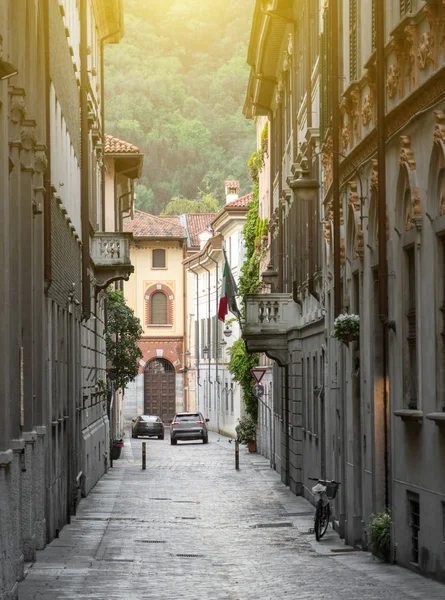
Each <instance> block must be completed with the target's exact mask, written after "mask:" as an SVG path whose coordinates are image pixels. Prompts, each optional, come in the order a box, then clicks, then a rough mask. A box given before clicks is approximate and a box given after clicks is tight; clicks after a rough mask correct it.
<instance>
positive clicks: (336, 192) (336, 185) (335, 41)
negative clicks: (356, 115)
mask: <svg viewBox="0 0 445 600" xmlns="http://www.w3.org/2000/svg"><path fill="white" fill-rule="evenodd" d="M329 10H331V11H332V13H331V31H332V200H333V204H334V318H335V317H338V315H339V314H340V313H341V312H342V304H343V303H342V295H343V294H342V289H341V287H340V286H341V267H340V237H341V234H340V172H339V171H340V165H339V152H340V139H339V105H338V87H339V85H338V83H339V72H338V63H339V30H338V28H339V23H338V0H331V3H330V5H329Z"/></svg>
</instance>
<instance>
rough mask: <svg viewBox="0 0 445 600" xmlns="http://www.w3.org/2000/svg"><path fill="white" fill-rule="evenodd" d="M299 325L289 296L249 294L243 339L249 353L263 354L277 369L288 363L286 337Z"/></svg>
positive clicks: (296, 309)
mask: <svg viewBox="0 0 445 600" xmlns="http://www.w3.org/2000/svg"><path fill="white" fill-rule="evenodd" d="M298 322H299V308H298V305H297V304H295V302H294V301H293V299H292V294H249V295H247V297H246V316H245V321H244V323H243V328H242V329H243V338H244V340H245V341H246V345H247V349H248V350H249V351H251V352H265V353H266V354H267V356H269V357H270V358H272V359H274V360H276V361H277V362H278V363H279V364H281V365H286V364H287V363H288V345H287V333H288V331H289V330H290V329H293V328H296V327H297V326H298Z"/></svg>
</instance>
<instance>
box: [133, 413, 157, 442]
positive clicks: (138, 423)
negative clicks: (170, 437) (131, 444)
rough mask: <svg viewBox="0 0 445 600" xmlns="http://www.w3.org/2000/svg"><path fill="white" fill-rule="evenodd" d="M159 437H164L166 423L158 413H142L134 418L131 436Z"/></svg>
mask: <svg viewBox="0 0 445 600" xmlns="http://www.w3.org/2000/svg"><path fill="white" fill-rule="evenodd" d="M142 435H143V436H145V437H157V438H158V440H163V439H164V423H163V422H162V420H161V418H160V417H158V416H157V415H140V416H139V417H137V418H136V419H133V427H132V431H131V437H133V438H137V437H139V436H142Z"/></svg>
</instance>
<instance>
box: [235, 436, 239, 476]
mask: <svg viewBox="0 0 445 600" xmlns="http://www.w3.org/2000/svg"><path fill="white" fill-rule="evenodd" d="M235 469H236V470H237V471H239V441H238V440H235Z"/></svg>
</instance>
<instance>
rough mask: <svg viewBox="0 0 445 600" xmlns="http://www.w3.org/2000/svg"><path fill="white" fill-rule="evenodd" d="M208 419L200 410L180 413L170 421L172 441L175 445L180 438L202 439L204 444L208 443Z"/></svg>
mask: <svg viewBox="0 0 445 600" xmlns="http://www.w3.org/2000/svg"><path fill="white" fill-rule="evenodd" d="M208 421H209V419H204V417H203V416H202V414H201V413H199V412H193V413H192V412H187V413H185V412H184V413H178V414H177V415H175V417H174V419H173V420H172V422H171V423H170V443H171V444H172V445H173V446H174V445H175V444H177V442H178V440H202V443H203V444H207V443H208V441H209V434H208V432H207V425H206V423H208Z"/></svg>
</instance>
